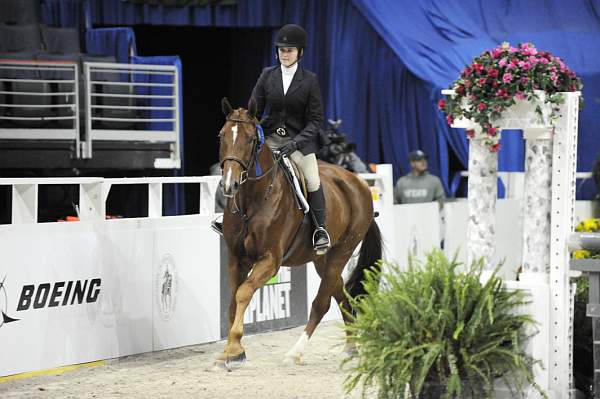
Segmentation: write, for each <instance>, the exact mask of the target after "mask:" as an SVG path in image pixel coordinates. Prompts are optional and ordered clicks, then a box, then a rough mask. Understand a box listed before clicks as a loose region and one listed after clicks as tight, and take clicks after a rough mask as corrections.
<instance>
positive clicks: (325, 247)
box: [312, 227, 331, 255]
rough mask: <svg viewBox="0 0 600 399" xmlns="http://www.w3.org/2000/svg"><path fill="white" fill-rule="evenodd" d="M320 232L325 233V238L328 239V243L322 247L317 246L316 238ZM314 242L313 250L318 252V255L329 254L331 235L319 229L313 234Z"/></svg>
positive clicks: (321, 228)
mask: <svg viewBox="0 0 600 399" xmlns="http://www.w3.org/2000/svg"><path fill="white" fill-rule="evenodd" d="M319 231H322V232H323V233H325V237H326V238H327V242H326V243H324V244H321V245H317V244H316V237H317V233H318V232H319ZM312 242H313V248H314V249H315V251H316V252H317V255H323V254H324V253H325V252H327V250H328V249H329V247H330V246H331V238H330V237H329V233H328V232H327V230H325V229H324V228H323V227H317V228H316V229H315V231H314V232H313V236H312Z"/></svg>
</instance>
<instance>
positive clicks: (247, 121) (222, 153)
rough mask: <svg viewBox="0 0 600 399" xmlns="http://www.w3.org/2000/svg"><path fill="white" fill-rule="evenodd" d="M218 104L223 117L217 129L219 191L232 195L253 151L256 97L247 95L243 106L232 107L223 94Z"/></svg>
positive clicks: (244, 172)
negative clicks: (220, 182)
mask: <svg viewBox="0 0 600 399" xmlns="http://www.w3.org/2000/svg"><path fill="white" fill-rule="evenodd" d="M221 107H222V109H223V114H225V117H226V121H225V125H223V128H222V129H221V131H220V132H219V139H220V147H219V161H220V163H221V169H222V171H223V172H222V173H223V180H222V181H223V193H224V195H225V196H226V197H233V195H235V193H236V191H237V190H238V189H239V188H240V185H241V184H242V183H244V181H245V180H246V178H247V177H248V168H249V167H250V165H251V163H252V157H253V156H254V152H255V151H257V143H258V140H259V137H258V131H257V125H258V120H257V119H256V101H254V99H250V102H249V103H248V109H247V110H245V109H244V108H238V109H235V110H234V109H233V107H232V106H231V104H229V101H228V100H227V98H223V100H221Z"/></svg>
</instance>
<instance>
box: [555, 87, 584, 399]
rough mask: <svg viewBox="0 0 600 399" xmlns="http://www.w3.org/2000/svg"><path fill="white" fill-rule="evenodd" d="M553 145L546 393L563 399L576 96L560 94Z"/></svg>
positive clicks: (569, 345) (567, 379) (569, 354)
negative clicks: (561, 95)
mask: <svg viewBox="0 0 600 399" xmlns="http://www.w3.org/2000/svg"><path fill="white" fill-rule="evenodd" d="M564 95H565V103H564V104H563V105H562V106H561V107H560V112H559V113H560V116H561V117H560V118H559V119H558V121H557V124H556V128H555V135H554V143H553V165H554V167H553V168H552V218H551V221H552V224H551V229H550V231H551V235H550V354H551V359H552V360H551V361H550V364H549V365H548V366H549V370H550V389H551V390H552V391H554V392H556V393H557V394H558V395H560V396H559V397H567V394H568V391H569V388H570V386H571V381H572V370H573V368H572V366H573V335H572V331H573V303H572V301H571V299H572V292H571V286H570V284H569V270H568V265H569V249H568V246H567V241H568V238H569V236H570V235H571V234H572V232H573V214H574V208H575V173H576V170H577V125H578V116H579V95H580V93H578V92H574V93H564Z"/></svg>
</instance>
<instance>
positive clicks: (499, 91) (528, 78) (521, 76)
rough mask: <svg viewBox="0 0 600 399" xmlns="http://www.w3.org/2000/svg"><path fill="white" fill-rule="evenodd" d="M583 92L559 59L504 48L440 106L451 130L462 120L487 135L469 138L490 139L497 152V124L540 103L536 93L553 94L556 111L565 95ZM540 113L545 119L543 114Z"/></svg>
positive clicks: (476, 64) (526, 48)
mask: <svg viewBox="0 0 600 399" xmlns="http://www.w3.org/2000/svg"><path fill="white" fill-rule="evenodd" d="M582 87H583V85H582V83H581V80H580V79H579V78H578V77H577V75H576V74H575V73H574V72H573V71H571V70H570V69H569V68H568V67H567V66H566V65H565V63H564V62H563V61H562V60H561V59H560V58H559V57H555V56H554V55H552V54H550V53H549V52H547V51H538V50H537V49H536V48H535V46H534V45H533V44H531V43H521V44H519V46H518V47H511V46H510V45H509V44H508V43H503V44H502V45H501V46H498V47H497V48H495V49H493V50H491V51H487V50H486V51H484V52H483V53H482V54H481V55H480V56H479V57H476V58H475V59H474V60H473V62H472V63H471V65H468V66H467V67H465V69H464V70H463V71H462V72H461V74H460V78H459V79H458V80H457V81H455V82H454V83H453V84H452V89H454V91H455V93H456V94H455V95H454V96H452V97H448V98H447V99H446V100H445V101H444V100H440V101H439V102H438V108H439V109H441V110H442V111H444V112H445V113H446V114H447V117H446V121H447V122H448V124H452V123H454V120H455V119H457V118H467V119H471V120H473V121H475V122H476V123H477V124H479V125H480V126H481V127H482V129H481V130H477V131H474V130H468V131H467V136H468V137H469V138H482V139H485V142H486V145H487V146H488V147H489V150H490V151H492V152H497V151H499V149H500V144H499V140H500V137H499V136H500V135H499V134H498V133H499V130H498V127H497V126H495V127H494V126H492V124H493V121H494V120H495V119H498V118H500V116H501V114H502V112H503V111H504V110H505V109H506V108H508V107H510V106H512V105H514V104H515V103H516V102H515V100H520V101H527V100H528V101H532V100H534V99H537V95H536V94H535V93H534V90H543V91H545V92H546V94H547V95H546V99H545V101H546V103H550V104H552V106H553V108H556V106H557V105H558V104H560V103H562V101H563V98H562V95H560V92H569V91H578V90H581V88H582ZM580 98H581V97H580ZM580 101H582V100H580ZM582 105H583V104H582ZM539 113H540V116H541V110H539Z"/></svg>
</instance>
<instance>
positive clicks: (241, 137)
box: [216, 98, 381, 369]
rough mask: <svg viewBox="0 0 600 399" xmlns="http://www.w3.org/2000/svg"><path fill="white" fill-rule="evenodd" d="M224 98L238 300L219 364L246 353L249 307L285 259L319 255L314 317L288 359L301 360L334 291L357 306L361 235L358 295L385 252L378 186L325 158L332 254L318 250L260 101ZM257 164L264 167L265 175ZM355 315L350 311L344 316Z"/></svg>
mask: <svg viewBox="0 0 600 399" xmlns="http://www.w3.org/2000/svg"><path fill="white" fill-rule="evenodd" d="M221 105H222V108H223V113H224V114H225V116H226V122H225V125H224V126H223V128H222V129H221V131H220V133H219V138H220V153H219V156H220V162H221V167H222V170H223V180H222V181H223V184H224V194H225V195H226V196H227V197H229V199H228V203H227V209H226V210H225V212H224V216H223V234H224V237H225V241H226V242H227V247H228V251H229V264H228V273H229V282H230V287H231V302H230V305H229V335H228V338H227V345H226V347H225V350H224V352H223V353H222V354H221V355H219V356H218V358H217V362H216V365H217V366H219V367H224V368H227V369H230V367H231V366H235V365H239V364H240V363H241V362H243V361H244V360H245V358H246V354H245V351H244V347H243V346H242V344H241V339H242V336H243V333H244V312H245V311H246V308H247V306H248V304H249V303H250V301H251V299H252V296H253V294H254V292H255V291H256V290H257V289H259V288H261V287H262V286H263V285H264V284H265V283H266V282H267V281H268V280H269V279H270V278H271V277H273V276H274V275H275V274H277V272H278V270H279V267H280V266H281V265H282V262H283V261H284V258H285V265H286V266H292V267H293V266H302V265H304V264H306V263H308V262H311V261H312V262H314V264H315V267H316V270H317V273H318V274H319V276H320V277H321V283H320V286H319V290H318V293H317V296H316V297H315V299H314V301H313V302H312V308H311V311H310V316H309V320H308V324H307V325H306V328H305V329H304V332H303V333H302V335H301V337H300V339H299V340H298V342H297V343H296V344H295V346H294V347H293V348H292V349H291V350H290V351H289V352H288V353H287V354H286V360H288V361H292V362H296V363H299V362H301V361H302V360H301V359H302V354H303V353H304V351H305V349H306V345H307V343H308V340H309V339H310V337H311V335H312V334H313V332H314V331H315V328H316V327H317V324H319V322H320V321H321V318H322V317H323V315H324V314H325V313H326V312H327V311H328V309H329V305H330V303H331V298H332V297H333V298H335V300H336V301H337V303H338V305H339V306H341V307H343V308H344V309H345V310H347V311H350V309H349V306H348V299H347V297H346V294H345V293H344V281H343V279H342V270H343V269H344V266H345V265H346V263H347V262H348V260H349V259H350V257H351V255H352V253H353V252H354V250H355V248H356V247H357V246H358V245H359V244H360V242H361V241H362V246H361V249H360V254H359V260H358V264H357V267H356V268H355V271H354V272H353V274H352V276H351V277H350V278H349V280H348V283H347V284H346V286H345V288H346V289H347V291H348V292H349V293H350V294H351V295H356V294H358V293H360V292H361V289H362V284H361V279H362V276H363V275H364V273H363V272H364V269H365V268H368V267H370V266H373V265H374V264H375V263H376V261H377V260H378V259H380V258H381V234H380V231H379V228H378V226H377V224H376V223H375V220H374V213H373V201H372V197H371V191H370V189H369V187H368V185H367V183H366V182H365V181H364V180H363V179H362V178H360V177H358V176H356V175H354V174H352V173H350V172H348V171H346V170H345V169H343V168H341V167H338V166H334V165H331V164H327V163H323V162H320V163H319V175H320V178H321V184H322V185H323V189H324V191H325V198H326V203H327V230H328V232H329V235H330V237H331V247H330V248H329V250H328V251H327V253H326V254H324V255H316V254H315V251H314V250H313V245H312V239H311V237H312V232H313V227H312V223H303V219H304V214H303V212H302V211H300V210H299V209H298V207H297V206H296V205H295V199H294V193H293V191H292V189H291V186H290V185H289V183H288V182H287V180H286V178H285V177H284V174H283V171H282V170H279V169H281V168H282V167H281V166H280V164H279V162H278V160H277V158H278V155H277V154H275V153H274V152H272V151H271V150H270V149H269V147H268V146H267V145H266V144H265V145H261V137H260V134H259V129H258V120H257V118H256V103H255V102H254V100H250V103H249V106H248V110H245V109H243V108H238V109H235V110H234V109H233V108H232V107H231V105H230V104H229V102H228V101H227V99H226V98H224V99H223V101H222V102H221ZM257 163H258V164H259V165H260V169H262V171H263V174H262V175H260V176H257V173H256V170H257V168H256V164H257ZM296 237H298V238H300V240H298V239H296V240H295V238H296ZM293 242H294V245H292V243H293ZM348 321H349V320H348V317H347V316H346V315H344V322H345V323H347V322H348ZM346 349H347V350H351V346H350V345H349V344H347V347H346Z"/></svg>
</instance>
